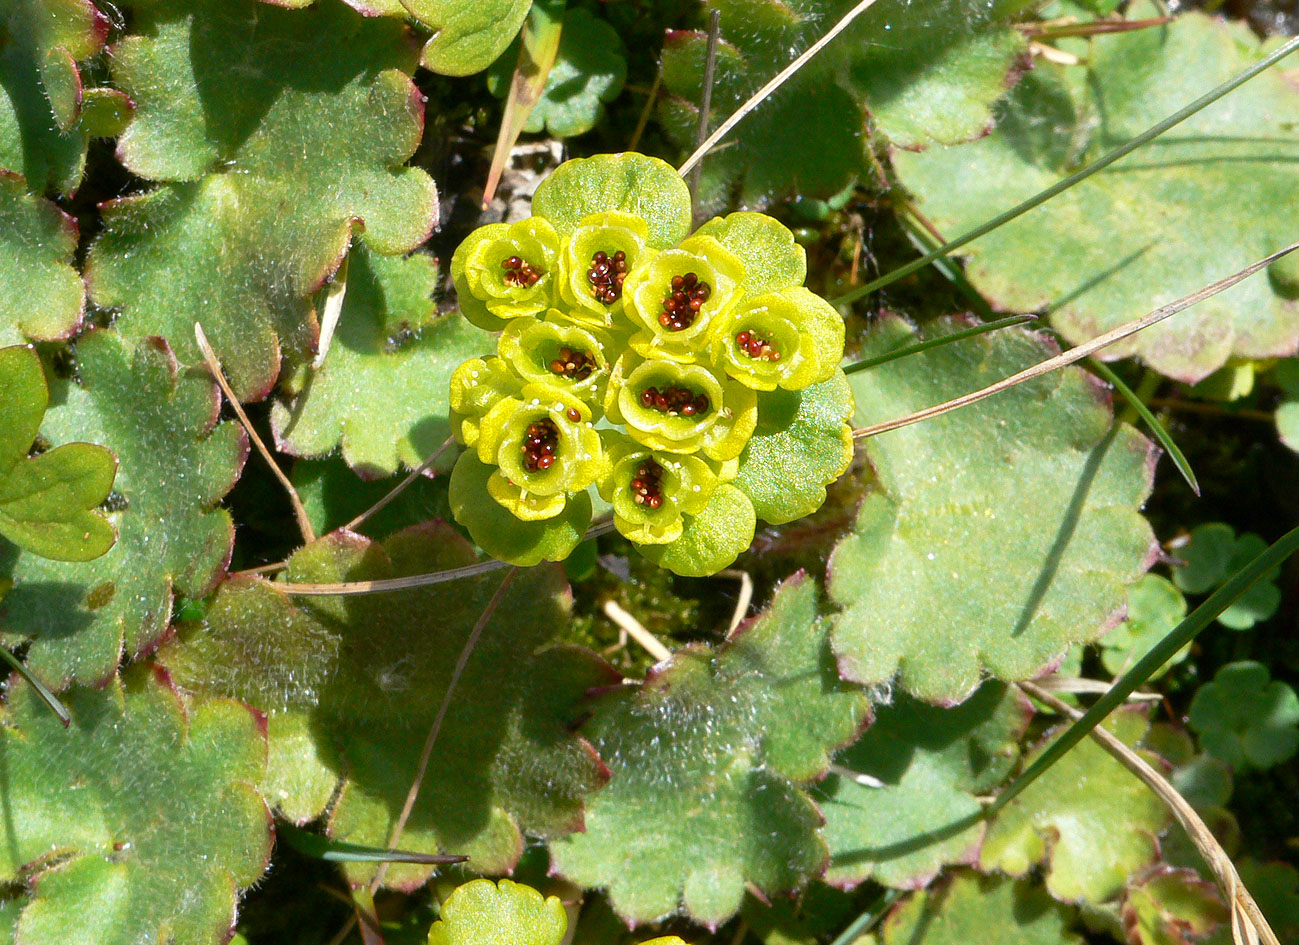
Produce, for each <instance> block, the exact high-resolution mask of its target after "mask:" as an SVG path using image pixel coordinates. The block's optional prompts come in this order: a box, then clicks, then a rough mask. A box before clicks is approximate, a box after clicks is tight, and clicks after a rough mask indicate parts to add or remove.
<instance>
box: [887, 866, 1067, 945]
mask: <svg viewBox="0 0 1299 945" xmlns="http://www.w3.org/2000/svg"><path fill="white" fill-rule="evenodd" d="M1069 919H1070V916H1069V913H1068V912H1067V911H1066V910H1065V909H1064V907H1063V906H1061V905H1060V904H1059V903H1057V902H1052V901H1051V898H1050V897H1049V896H1047V895H1046V894H1045V893H1043V892H1042V890H1041V887H1039V886H1035V885H1032V884H1031V883H1026V882H1011V881H1010V880H1005V879H997V878H996V877H993V876H980V875H979V874H978V873H973V872H970V871H969V870H962V871H960V872H958V873H953V874H952V876H951V878H950V879H949V880H947V881H946V882H945V883H944V884H943V885H941V886H939V887H937V888H935V889H932V890H929V891H927V892H920V893H915V894H914V895H912V896H911V897H909V898H908V899H906V900H905V901H904V902H903V903H902V904H901V905H900V906H898V907H897V908H896V909H894V910H893V912H892V913H890V914H889V917H888V918H887V919H886V920H885V922H884V928H883V935H882V936H881V940H882V945H967V943H969V942H992V941H995V942H997V943H998V945H1082V941H1083V940H1082V938H1081V937H1079V936H1078V935H1076V934H1074V933H1073V932H1070V931H1068V924H1069Z"/></svg>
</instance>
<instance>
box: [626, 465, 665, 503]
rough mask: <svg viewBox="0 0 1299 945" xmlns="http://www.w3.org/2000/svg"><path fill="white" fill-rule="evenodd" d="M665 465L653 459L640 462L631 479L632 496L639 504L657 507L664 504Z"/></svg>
mask: <svg viewBox="0 0 1299 945" xmlns="http://www.w3.org/2000/svg"><path fill="white" fill-rule="evenodd" d="M662 481H663V467H662V466H660V465H659V464H658V463H656V462H654V460H652V459H647V460H645V462H643V463H641V464H640V468H638V469H637V470H636V475H635V477H634V478H633V479H632V481H631V498H632V501H633V502H635V503H636V504H637V505H648V506H649V507H650V508H651V509H657V508H658V507H659V506H661V505H662V504H663V489H662Z"/></svg>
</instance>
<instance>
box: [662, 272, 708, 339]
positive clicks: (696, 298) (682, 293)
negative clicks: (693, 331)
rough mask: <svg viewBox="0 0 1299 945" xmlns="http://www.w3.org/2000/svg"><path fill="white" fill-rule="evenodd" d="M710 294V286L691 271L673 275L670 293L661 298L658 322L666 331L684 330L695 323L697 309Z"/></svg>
mask: <svg viewBox="0 0 1299 945" xmlns="http://www.w3.org/2000/svg"><path fill="white" fill-rule="evenodd" d="M712 294H713V288H712V286H710V285H709V284H708V283H707V282H700V281H699V277H698V276H697V275H695V274H694V273H693V272H687V273H686V274H685V275H684V276H673V277H672V293H671V294H670V295H668V296H667V297H666V298H664V299H663V312H662V314H660V315H659V324H660V325H662V326H663V327H664V328H666V329H667V330H668V331H684V330H685V329H687V328H689V327H690V326H691V325H693V324H694V323H695V317H696V316H698V314H699V310H700V309H701V308H702V307H703V305H704V303H705V302H707V301H708V297H709V296H710V295H712Z"/></svg>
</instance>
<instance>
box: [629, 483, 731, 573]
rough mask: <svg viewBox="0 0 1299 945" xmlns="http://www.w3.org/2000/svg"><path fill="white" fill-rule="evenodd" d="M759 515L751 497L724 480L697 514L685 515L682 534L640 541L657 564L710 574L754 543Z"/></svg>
mask: <svg viewBox="0 0 1299 945" xmlns="http://www.w3.org/2000/svg"><path fill="white" fill-rule="evenodd" d="M756 527H757V517H756V515H755V513H754V509H753V503H752V502H751V501H749V497H748V496H747V495H745V494H744V493H743V492H741V491H740V490H739V489H737V488H736V487H735V486H733V485H731V484H730V483H722V484H721V485H719V486H718V487H717V490H716V491H715V492H714V493H713V497H712V498H711V499H709V500H708V505H706V506H704V509H703V511H702V512H700V513H699V514H698V515H686V516H685V517H684V522H683V527H682V530H681V537H680V538H678V539H676V540H675V541H672V542H669V543H668V544H666V545H640V546H639V550H640V553H641V554H643V555H644V556H645V557H646V558H649V559H650V560H651V561H653V562H654V563H655V564H657V565H660V566H661V567H664V568H667V569H668V570H669V571H671V572H673V573H674V574H680V575H683V576H685V577H708V576H709V575H712V574H716V573H717V572H718V571H720V570H722V569H723V568H726V567H729V566H730V565H731V563H732V562H734V561H735V559H736V558H738V557H739V556H740V555H741V554H743V553H744V552H745V551H747V550H748V549H749V545H751V544H752V543H753V532H754V529H755V528H756Z"/></svg>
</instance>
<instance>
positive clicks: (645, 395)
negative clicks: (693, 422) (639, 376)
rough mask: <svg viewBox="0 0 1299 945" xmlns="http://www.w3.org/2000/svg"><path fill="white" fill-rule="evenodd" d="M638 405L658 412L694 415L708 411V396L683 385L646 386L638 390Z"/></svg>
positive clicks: (685, 415) (684, 415)
mask: <svg viewBox="0 0 1299 945" xmlns="http://www.w3.org/2000/svg"><path fill="white" fill-rule="evenodd" d="M640 405H641V406H642V407H645V408H647V409H652V410H657V411H658V412H659V413H668V414H680V415H681V416H683V417H694V416H698V415H699V414H701V413H707V412H708V397H707V396H705V395H704V394H696V393H695V392H694V391H691V390H688V389H687V388H685V387H664V388H663V389H662V390H660V389H659V388H657V387H647V388H645V389H644V390H643V391H641V392H640Z"/></svg>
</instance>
